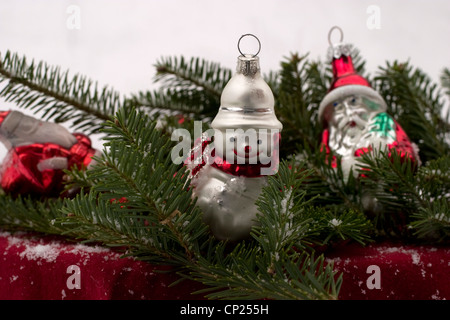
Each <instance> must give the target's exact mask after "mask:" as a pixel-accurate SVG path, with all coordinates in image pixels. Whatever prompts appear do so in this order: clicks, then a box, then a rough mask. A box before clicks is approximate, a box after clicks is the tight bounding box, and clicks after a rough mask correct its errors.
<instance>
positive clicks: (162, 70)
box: [155, 57, 232, 99]
mask: <svg viewBox="0 0 450 320" xmlns="http://www.w3.org/2000/svg"><path fill="white" fill-rule="evenodd" d="M156 70H157V74H156V77H155V82H162V84H163V87H166V88H167V87H172V88H173V87H178V88H195V89H197V90H203V91H204V92H205V93H206V94H208V95H211V96H214V97H216V99H220V96H221V94H222V89H223V88H224V87H225V85H226V84H227V82H228V80H229V79H230V78H231V75H232V72H231V70H229V69H226V68H222V67H221V66H220V65H219V64H218V63H211V62H208V61H206V60H204V59H200V58H191V59H190V61H189V62H187V61H186V60H185V59H184V57H180V58H177V57H168V58H162V59H161V60H160V61H158V62H157V64H156Z"/></svg>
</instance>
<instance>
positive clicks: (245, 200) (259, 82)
mask: <svg viewBox="0 0 450 320" xmlns="http://www.w3.org/2000/svg"><path fill="white" fill-rule="evenodd" d="M244 36H247V35H244ZM244 36H243V37H244ZM241 39H242V37H241ZM258 42H259V40H258ZM238 47H239V46H238ZM258 52H259V51H258ZM241 53H242V52H241ZM274 104H275V103H274V96H273V93H272V91H271V89H270V87H269V86H268V85H267V83H266V82H265V81H264V79H263V78H262V76H261V72H260V66H259V58H258V57H257V55H256V54H255V55H249V54H242V55H241V56H239V57H238V62H237V70H236V73H235V74H234V75H233V77H232V78H231V79H230V81H229V82H228V83H227V85H226V86H225V88H224V90H223V92H222V95H221V106H220V109H219V112H218V113H217V115H216V117H215V118H214V120H213V121H212V123H211V127H212V128H213V129H214V133H213V136H214V141H213V142H212V141H211V140H212V139H211V137H208V136H207V135H204V136H203V138H202V141H198V143H197V144H196V146H195V147H194V149H193V150H192V153H191V158H190V159H189V161H188V162H187V165H188V168H189V169H190V170H191V171H190V172H191V176H192V186H193V188H194V189H193V190H194V192H193V193H194V196H195V197H197V198H198V199H197V205H198V206H199V207H200V208H201V209H202V211H203V220H204V221H205V223H207V224H208V225H209V226H210V229H211V232H212V233H213V234H214V235H215V236H216V238H218V239H220V240H230V241H238V240H242V239H245V238H246V237H248V236H249V234H250V231H251V228H252V227H253V226H254V225H255V224H256V215H257V212H258V209H257V206H256V204H255V201H256V200H257V198H258V197H259V195H260V193H261V189H262V188H263V187H264V186H265V185H266V184H267V175H270V174H274V173H276V171H277V169H278V163H279V159H278V153H279V152H278V149H279V140H280V131H281V129H282V124H281V123H280V122H279V121H278V119H277V117H276V115H275V110H274Z"/></svg>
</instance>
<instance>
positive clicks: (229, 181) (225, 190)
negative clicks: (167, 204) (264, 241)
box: [195, 165, 267, 241]
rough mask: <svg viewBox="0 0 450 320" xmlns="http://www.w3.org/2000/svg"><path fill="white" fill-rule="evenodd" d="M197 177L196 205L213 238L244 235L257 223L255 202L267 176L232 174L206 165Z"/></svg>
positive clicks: (234, 238) (231, 238)
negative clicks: (200, 209)
mask: <svg viewBox="0 0 450 320" xmlns="http://www.w3.org/2000/svg"><path fill="white" fill-rule="evenodd" d="M197 179H198V180H197V182H196V187H195V195H196V196H197V204H198V205H199V206H200V207H201V208H202V211H203V221H204V222H205V223H207V224H208V225H209V226H210V228H211V232H212V233H213V234H214V235H215V236H216V238H218V239H219V240H230V241H235V240H240V239H243V238H245V237H247V236H248V235H249V234H250V231H251V228H252V227H253V226H254V225H255V224H256V218H257V216H256V215H257V212H258V208H257V206H256V204H255V202H256V200H257V199H258V197H259V195H260V192H261V189H262V188H263V187H264V186H265V185H266V184H267V176H263V177H244V176H235V175H231V174H228V173H226V172H224V171H222V170H220V169H218V168H215V167H213V166H212V165H207V166H205V167H204V168H203V169H202V172H201V173H200V175H199V177H198V178H197Z"/></svg>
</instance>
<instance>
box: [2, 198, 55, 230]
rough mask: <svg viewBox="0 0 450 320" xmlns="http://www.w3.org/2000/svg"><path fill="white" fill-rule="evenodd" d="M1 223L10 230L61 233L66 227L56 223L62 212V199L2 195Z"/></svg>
mask: <svg viewBox="0 0 450 320" xmlns="http://www.w3.org/2000/svg"><path fill="white" fill-rule="evenodd" d="M0 207H1V208H2V210H1V211H0V225H1V226H2V228H5V229H8V230H13V229H14V230H22V231H32V232H42V233H46V234H61V233H62V232H64V228H62V227H61V226H59V225H58V224H55V221H56V220H57V219H59V218H60V217H61V216H62V214H61V212H60V209H61V208H62V207H63V200H62V199H46V200H41V199H32V198H22V197H18V198H16V199H13V198H12V197H11V196H9V195H5V194H3V195H1V196H0Z"/></svg>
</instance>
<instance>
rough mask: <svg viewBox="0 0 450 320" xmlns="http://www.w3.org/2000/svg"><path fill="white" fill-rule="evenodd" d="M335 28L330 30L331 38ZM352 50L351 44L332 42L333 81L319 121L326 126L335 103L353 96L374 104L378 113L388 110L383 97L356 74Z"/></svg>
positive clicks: (324, 100) (321, 105)
mask: <svg viewBox="0 0 450 320" xmlns="http://www.w3.org/2000/svg"><path fill="white" fill-rule="evenodd" d="M334 28H336V27H334ZM334 28H332V29H331V30H330V34H329V36H330V35H331V32H332V31H333V30H334ZM338 29H339V28H338ZM339 30H340V29H339ZM341 34H342V30H341ZM329 40H330V39H329ZM341 41H342V37H341ZM351 49H352V46H351V45H350V44H344V43H342V42H340V43H338V44H333V43H331V41H330V48H329V49H328V58H329V60H331V65H332V67H333V81H332V83H331V86H330V88H329V90H328V93H327V95H325V97H324V99H323V100H322V102H321V103H320V106H319V120H320V121H322V122H324V123H325V124H326V123H328V121H329V119H330V117H331V116H332V115H333V113H334V105H333V104H334V102H335V101H337V100H339V99H342V98H345V97H349V96H352V95H362V96H364V97H366V98H367V99H369V100H370V101H372V102H374V103H375V104H374V105H373V106H376V105H377V106H378V109H377V110H376V111H377V112H384V111H386V109H387V106H386V102H385V101H384V99H383V98H382V97H381V95H380V94H379V93H378V92H377V91H375V90H374V89H373V88H372V87H371V85H370V83H369V81H367V79H365V78H364V77H363V76H361V75H359V74H358V73H357V72H356V70H355V67H354V65H353V60H352V57H351V51H352V50H351ZM373 106H372V107H373ZM372 110H373V109H372Z"/></svg>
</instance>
